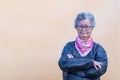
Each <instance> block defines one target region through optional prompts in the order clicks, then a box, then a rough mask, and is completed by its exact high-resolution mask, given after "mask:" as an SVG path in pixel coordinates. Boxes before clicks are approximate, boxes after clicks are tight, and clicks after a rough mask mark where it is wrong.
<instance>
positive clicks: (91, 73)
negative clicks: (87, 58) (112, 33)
mask: <svg viewBox="0 0 120 80" xmlns="http://www.w3.org/2000/svg"><path fill="white" fill-rule="evenodd" d="M95 60H96V61H98V62H102V63H103V65H102V68H101V69H99V70H96V69H95V68H94V67H92V68H90V69H88V70H87V71H86V77H89V78H97V77H100V76H101V75H103V74H104V73H105V72H106V70H107V65H108V59H107V54H106V51H105V50H104V49H103V47H102V46H100V45H99V47H98V48H97V49H96V56H95Z"/></svg>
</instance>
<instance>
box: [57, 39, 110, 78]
mask: <svg viewBox="0 0 120 80" xmlns="http://www.w3.org/2000/svg"><path fill="white" fill-rule="evenodd" d="M69 53H70V54H72V55H73V56H74V58H68V57H67V55H66V54H69ZM94 60H95V61H98V62H102V63H103V65H102V68H101V69H99V70H96V69H95V68H94V64H93V62H94ZM58 64H59V67H60V69H61V70H62V72H63V80H100V76H101V75H103V74H104V73H105V72H106V70H107V65H108V59H107V55H106V51H105V50H104V48H103V47H102V46H101V45H99V44H97V43H95V42H94V43H93V48H92V50H91V51H90V52H89V54H88V55H87V56H85V57H81V55H80V54H79V53H78V51H77V49H76V48H75V41H72V42H69V43H67V44H66V45H65V47H64V49H63V51H62V54H61V57H60V59H59V61H58Z"/></svg>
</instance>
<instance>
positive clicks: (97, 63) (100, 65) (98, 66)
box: [94, 61, 103, 70]
mask: <svg viewBox="0 0 120 80" xmlns="http://www.w3.org/2000/svg"><path fill="white" fill-rule="evenodd" d="M102 65H103V63H101V62H98V61H94V67H95V69H96V70H99V69H101V68H102Z"/></svg>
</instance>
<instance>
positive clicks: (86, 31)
mask: <svg viewBox="0 0 120 80" xmlns="http://www.w3.org/2000/svg"><path fill="white" fill-rule="evenodd" d="M92 29H93V28H92V26H91V23H90V20H89V19H84V20H81V21H80V22H79V23H78V27H77V28H76V30H77V32H78V36H79V37H80V39H83V40H87V39H88V38H89V37H90V36H91V33H92Z"/></svg>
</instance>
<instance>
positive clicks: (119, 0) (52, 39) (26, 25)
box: [0, 0, 120, 80]
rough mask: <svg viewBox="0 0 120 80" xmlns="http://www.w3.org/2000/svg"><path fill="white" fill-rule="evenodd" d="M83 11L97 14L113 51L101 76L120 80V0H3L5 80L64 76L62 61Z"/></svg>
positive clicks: (100, 37)
mask: <svg viewBox="0 0 120 80" xmlns="http://www.w3.org/2000/svg"><path fill="white" fill-rule="evenodd" d="M81 11H88V12H91V13H93V14H94V16H95V18H96V28H95V29H94V31H93V38H94V40H95V41H96V42H99V43H100V44H102V45H103V46H104V48H105V49H106V51H107V54H108V58H109V67H108V71H107V73H106V74H105V75H104V76H103V77H102V80H119V77H120V70H119V67H120V62H119V61H120V58H119V57H120V49H119V47H120V46H119V45H120V42H119V41H120V36H119V35H118V34H120V31H119V29H120V28H119V26H120V0H0V80H62V77H61V71H60V69H59V67H58V64H57V61H58V58H59V57H60V54H61V50H62V48H63V46H64V45H65V43H66V42H68V41H71V40H74V39H75V37H76V34H77V33H76V30H75V29H74V27H73V22H74V19H75V17H76V15H77V14H78V13H79V12H81Z"/></svg>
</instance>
